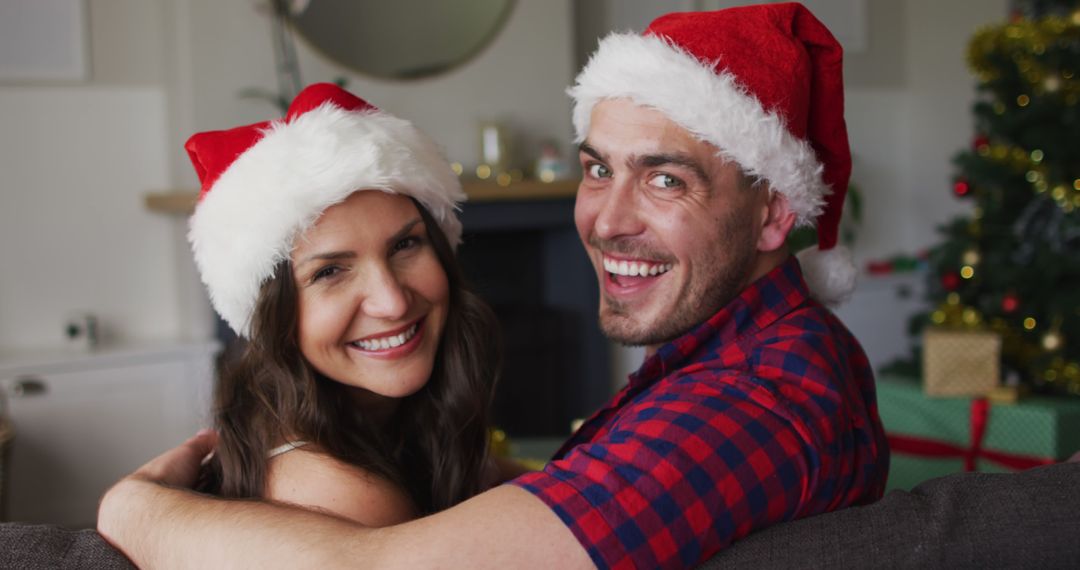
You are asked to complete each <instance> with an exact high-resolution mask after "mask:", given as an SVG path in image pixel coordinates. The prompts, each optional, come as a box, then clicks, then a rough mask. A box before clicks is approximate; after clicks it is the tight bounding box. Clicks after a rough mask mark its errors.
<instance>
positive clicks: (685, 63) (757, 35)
mask: <svg viewBox="0 0 1080 570" xmlns="http://www.w3.org/2000/svg"><path fill="white" fill-rule="evenodd" d="M842 64H843V50H842V48H841V47H840V44H839V43H838V42H837V41H836V39H835V38H834V37H833V36H832V34H831V33H830V32H829V30H828V29H827V28H826V27H825V26H824V25H823V24H822V23H821V22H819V21H818V20H817V19H816V18H815V17H814V16H813V14H811V13H810V11H809V10H807V9H806V8H805V7H803V6H802V5H800V4H797V3H784V4H765V5H760V6H745V7H738V8H729V9H726V10H718V11H713V12H686V13H676V14H668V15H666V16H662V17H660V18H658V19H656V20H655V21H653V22H652V23H651V24H650V25H649V27H648V28H647V29H646V30H645V32H644V33H643V34H641V35H637V34H628V33H614V34H611V35H609V36H607V37H605V38H604V39H603V40H601V41H600V45H599V47H598V48H597V50H596V52H595V53H594V54H593V55H592V57H591V58H590V60H589V62H588V63H587V64H586V66H585V68H584V69H583V70H582V71H581V73H580V74H579V75H578V77H577V80H576V82H575V84H574V85H573V86H572V87H571V88H570V89H569V90H568V93H569V94H570V96H571V97H572V98H573V99H574V114H573V119H574V127H575V130H576V131H577V138H578V142H581V141H582V140H584V138H585V135H586V133H587V132H588V130H589V121H590V118H591V114H592V109H593V107H594V106H595V105H596V104H597V103H598V102H600V101H602V100H604V99H615V98H627V99H629V100H631V101H633V102H634V103H636V104H638V105H643V106H647V107H651V108H655V109H657V110H659V111H660V112H662V113H664V114H665V115H666V116H667V117H668V118H669V119H671V120H672V121H674V122H675V123H676V124H678V125H680V126H681V127H683V128H685V129H686V130H687V131H689V132H691V133H692V134H693V135H695V136H696V137H697V138H699V139H700V140H703V141H706V142H709V143H711V144H713V145H715V146H716V147H717V148H718V149H720V153H721V155H722V156H723V157H724V158H725V159H728V160H733V161H735V162H736V163H738V164H739V166H740V167H742V168H743V170H744V171H745V172H746V173H747V174H749V175H750V176H754V177H757V178H760V179H763V180H765V181H767V182H768V184H769V187H770V188H771V189H772V191H774V192H778V193H780V194H782V195H783V196H785V197H786V198H787V200H788V203H789V205H790V206H791V208H792V210H793V211H794V212H795V214H796V223H797V225H799V226H816V227H817V233H818V244H817V248H811V250H804V251H803V252H800V254H799V262H800V265H802V267H803V273H804V276H805V278H806V281H807V286H808V287H809V288H810V292H811V295H812V296H814V297H815V298H816V299H818V300H819V301H821V302H823V303H828V304H835V303H837V302H839V301H841V300H843V299H845V298H846V297H847V296H848V295H850V293H851V291H852V290H853V289H854V286H855V276H856V273H857V272H856V270H855V266H854V264H853V263H852V261H851V255H850V253H849V252H848V251H847V249H846V248H836V247H835V246H836V243H837V236H838V233H839V226H840V216H841V213H842V210H843V205H844V196H845V193H846V192H847V185H848V178H849V177H850V175H851V151H850V148H849V146H848V140H847V127H846V125H845V123H844V89H843V69H842V67H843V65H842Z"/></svg>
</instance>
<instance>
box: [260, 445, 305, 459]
mask: <svg viewBox="0 0 1080 570" xmlns="http://www.w3.org/2000/svg"><path fill="white" fill-rule="evenodd" d="M307 444H308V442H306V441H288V442H285V443H283V444H281V445H279V446H277V447H275V448H274V449H271V450H270V451H269V452H268V453H267V454H266V458H267V459H272V458H274V457H277V456H278V455H281V454H282V453H288V452H290V451H292V450H294V449H299V448H301V447H304V446H305V445H307Z"/></svg>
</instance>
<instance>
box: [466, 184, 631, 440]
mask: <svg viewBox="0 0 1080 570" xmlns="http://www.w3.org/2000/svg"><path fill="white" fill-rule="evenodd" d="M573 210H574V202H573V199H572V198H562V199H548V200H528V201H524V200H523V201H503V202H475V203H467V204H466V205H465V208H464V211H463V212H462V222H463V224H464V226H465V234H464V244H462V246H461V248H460V250H459V254H458V257H459V259H460V261H461V264H462V267H463V269H464V272H465V275H466V277H467V278H468V279H469V281H470V282H471V283H472V285H473V287H474V288H475V289H476V290H477V292H478V293H479V294H480V295H481V296H482V297H483V298H484V299H486V300H487V301H488V302H489V303H490V304H491V305H492V307H493V308H494V309H495V313H496V314H497V315H498V317H499V321H500V324H501V326H502V332H503V343H504V355H503V373H502V378H501V380H500V384H499V387H498V390H497V392H496V398H495V407H494V420H495V423H496V425H497V426H499V427H500V428H502V429H503V430H505V431H506V432H507V433H508V434H509V435H510V436H511V437H545V436H546V437H554V436H566V435H568V434H569V431H570V423H571V422H572V421H573V420H574V419H576V418H582V417H585V416H587V415H588V414H589V413H591V412H592V411H594V410H596V409H597V408H598V407H600V406H601V405H602V404H603V403H604V402H605V401H606V400H607V398H608V397H609V395H610V388H609V386H610V380H609V377H610V368H609V363H608V343H607V341H606V340H605V339H604V337H603V336H602V335H601V334H600V331H599V328H598V327H597V324H596V314H597V290H596V277H595V273H594V271H593V268H592V264H591V263H590V262H589V260H588V258H587V257H586V256H585V252H584V249H583V248H582V247H581V244H580V242H579V241H578V237H577V231H576V230H575V229H574V222H573V219H574V215H573Z"/></svg>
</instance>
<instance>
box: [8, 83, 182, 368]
mask: <svg viewBox="0 0 1080 570" xmlns="http://www.w3.org/2000/svg"><path fill="white" fill-rule="evenodd" d="M164 101H165V98H164V93H163V92H162V91H161V90H160V89H155V88H150V87H94V86H87V87H71V88H50V87H41V88H39V87H15V88H0V125H3V129H2V132H0V172H3V177H2V178H0V195H2V196H3V198H2V203H3V206H2V207H0V267H2V270H0V346H3V347H33V346H48V345H55V344H59V343H61V342H63V335H62V333H63V326H62V325H63V322H64V319H65V317H66V315H67V314H69V313H71V312H72V311H75V310H82V311H91V312H94V313H97V314H98V315H100V316H101V317H102V318H103V319H104V323H103V324H105V325H107V327H108V328H109V329H111V330H113V331H115V332H116V334H117V336H120V337H127V338H164V337H169V336H174V335H175V334H176V331H177V329H178V326H179V315H178V307H177V303H176V301H175V298H176V288H175V280H176V276H175V275H176V271H175V263H174V257H173V246H172V239H171V238H172V235H171V233H170V231H169V221H168V220H166V219H163V218H161V217H158V216H154V215H152V214H150V213H148V212H146V211H145V210H144V209H143V208H142V203H141V202H142V194H143V193H144V192H145V191H146V189H148V188H155V187H158V188H160V187H162V186H164V185H166V184H167V180H166V177H165V172H166V158H165V157H166V154H165V104H164Z"/></svg>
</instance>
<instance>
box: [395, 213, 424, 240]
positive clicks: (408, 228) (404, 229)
mask: <svg viewBox="0 0 1080 570" xmlns="http://www.w3.org/2000/svg"><path fill="white" fill-rule="evenodd" d="M420 223H423V220H421V219H420V218H419V217H416V218H413V219H411V220H409V221H407V222H405V223H404V224H403V225H402V226H401V229H400V230H398V231H397V233H395V234H394V235H392V236H390V237H389V238H388V239H387V240H386V246H387V247H391V246H393V245H394V244H395V243H397V242H399V241H401V240H403V239H405V237H406V236H408V235H409V234H410V233H412V231H413V228H415V227H416V224H420Z"/></svg>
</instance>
